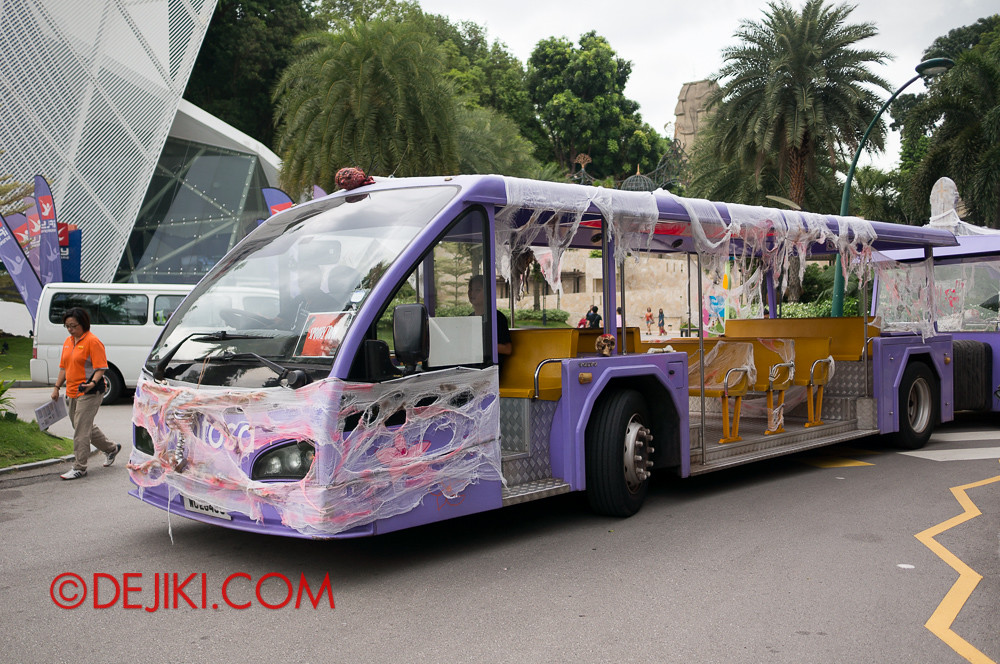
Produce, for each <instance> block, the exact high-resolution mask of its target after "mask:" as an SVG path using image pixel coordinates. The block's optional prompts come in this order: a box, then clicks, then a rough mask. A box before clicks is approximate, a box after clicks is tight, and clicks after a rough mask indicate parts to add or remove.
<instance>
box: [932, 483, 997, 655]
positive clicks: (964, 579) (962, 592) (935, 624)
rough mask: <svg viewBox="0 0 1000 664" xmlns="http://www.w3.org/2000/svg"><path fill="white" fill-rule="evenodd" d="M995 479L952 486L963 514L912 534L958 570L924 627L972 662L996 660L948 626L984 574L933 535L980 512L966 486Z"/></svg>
mask: <svg viewBox="0 0 1000 664" xmlns="http://www.w3.org/2000/svg"><path fill="white" fill-rule="evenodd" d="M998 481H1000V475H998V476H997V477H993V478H990V479H988V480H982V481H979V482H973V483H972V484H964V485H962V486H957V487H952V488H951V492H952V494H953V495H954V496H955V499H956V500H957V501H958V503H959V504H960V505H961V506H962V507H963V509H964V510H965V511H964V512H963V513H962V514H959V515H957V516H954V517H952V518H950V519H948V520H947V521H943V522H941V523H939V524H938V525H936V526H933V527H931V528H928V529H927V530H925V531H923V532H920V533H917V534H916V535H915V537H916V538H917V539H918V540H920V541H921V542H922V543H923V544H924V546H926V547H927V548H928V549H930V550H931V551H933V552H934V553H935V554H936V555H937V557H938V558H940V559H941V560H943V561H945V562H946V563H948V565H950V566H951V568H952V569H953V570H955V571H956V572H958V581H956V582H955V585H953V586H952V587H951V590H949V591H948V594H946V595H945V596H944V599H942V600H941V603H940V604H938V607H937V609H935V610H934V613H933V614H931V617H930V618H929V619H928V620H927V622H926V623H924V627H926V628H927V629H929V630H930V631H931V632H932V633H933V634H934V635H935V636H937V637H938V638H939V639H941V640H942V641H944V642H945V643H946V644H947V645H948V646H949V647H951V649H952V650H954V651H955V652H957V653H958V654H959V655H961V656H962V657H964V658H965V659H966V660H968V661H969V662H972V663H973V664H996V662H995V661H994V660H992V659H990V658H989V657H987V656H986V655H984V654H983V653H982V652H980V651H979V650H977V649H976V648H975V647H974V646H973V645H972V644H971V643H969V642H968V641H966V640H965V639H963V638H962V637H960V636H959V635H958V634H956V633H955V632H954V631H953V630H952V629H951V625H952V623H954V622H955V619H956V618H958V613H959V611H961V610H962V607H963V606H965V603H966V602H967V601H968V599H969V597H971V596H972V591H973V590H975V589H976V586H977V585H979V582H980V581H982V579H983V577H982V576H980V575H979V574H978V573H976V571H975V570H973V569H972V568H971V567H969V566H968V565H966V564H965V563H963V562H962V561H961V560H959V559H958V557H957V556H956V555H955V554H953V553H952V552H951V551H949V550H948V549H946V548H945V547H944V546H942V545H941V544H939V543H938V542H937V540H935V539H934V537H935V536H937V535H940V534H941V533H943V532H944V531H946V530H949V529H950V528H954V527H955V526H957V525H959V524H962V523H965V522H966V521H969V520H971V519H974V518H976V517H977V516H979V515H980V514H982V512H980V511H979V508H978V507H976V504H975V503H973V502H972V499H971V498H969V496H968V494H966V493H965V492H966V491H967V490H968V489H975V488H977V487H981V486H985V485H987V484H992V483H993V482H998Z"/></svg>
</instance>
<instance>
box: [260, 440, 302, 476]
mask: <svg viewBox="0 0 1000 664" xmlns="http://www.w3.org/2000/svg"><path fill="white" fill-rule="evenodd" d="M315 456H316V448H314V447H313V445H312V443H309V442H306V441H299V442H297V443H287V444H285V445H280V446H278V447H274V448H272V449H270V450H268V451H266V452H264V453H263V454H261V455H260V456H259V457H257V459H256V460H255V461H254V463H253V470H252V471H251V472H250V478H251V479H254V480H301V479H302V478H303V477H305V476H306V473H308V472H309V468H310V466H312V462H313V457H315Z"/></svg>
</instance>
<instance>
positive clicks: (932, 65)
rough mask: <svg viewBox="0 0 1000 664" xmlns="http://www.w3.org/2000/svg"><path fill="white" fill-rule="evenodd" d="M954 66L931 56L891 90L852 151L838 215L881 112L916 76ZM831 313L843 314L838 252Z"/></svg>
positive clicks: (843, 213)
mask: <svg viewBox="0 0 1000 664" xmlns="http://www.w3.org/2000/svg"><path fill="white" fill-rule="evenodd" d="M954 66H955V62H954V61H953V60H949V59H948V58H931V59H930V60H924V61H923V62H921V63H920V64H919V65H917V66H916V67H915V69H916V72H917V75H916V76H914V77H913V78H911V79H910V80H908V81H907V82H906V83H903V85H902V86H901V87H900V88H899V89H898V90H896V91H895V92H893V93H892V96H891V97H889V98H888V99H887V100H886V102H885V103H884V104H882V108H880V109H878V113H876V114H875V117H874V118H872V121H871V124H869V125H868V129H866V130H865V133H864V135H863V136H862V137H861V142H860V143H858V149H857V151H856V152H855V153H854V160H853V161H851V167H850V168H848V169H847V178H846V179H845V181H844V194H843V196H841V198H840V215H841V216H842V217H846V216H847V209H848V206H849V204H850V202H851V181H852V180H853V179H854V169H855V168H857V165H858V159H859V158H860V157H861V151H862V150H863V149H864V147H865V143H867V142H868V135H869V134H871V133H872V129H874V128H875V125H876V124H877V123H878V120H879V118H880V117H882V113H884V112H885V109H887V108H889V104H891V103H892V102H893V101H894V100H895V99H896V97H898V96H899V94H900V93H901V92H902V91H903V90H905V89H906V88H907V87H908V86H909V85H910V84H911V83H913V82H914V81H916V80H917V79H918V78H923V77H925V76H927V77H930V76H937V75H938V74H943V73H944V72H946V71H948V70H949V69H951V68H952V67H954ZM831 315H832V316H843V315H844V271H843V269H842V268H841V265H840V254H837V260H836V262H835V264H834V273H833V311H832V312H831Z"/></svg>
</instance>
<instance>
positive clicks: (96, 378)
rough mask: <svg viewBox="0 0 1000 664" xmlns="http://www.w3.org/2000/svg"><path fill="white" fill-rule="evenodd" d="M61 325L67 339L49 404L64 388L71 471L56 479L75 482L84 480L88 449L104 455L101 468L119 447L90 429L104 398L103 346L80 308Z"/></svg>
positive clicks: (104, 367) (104, 361) (110, 459)
mask: <svg viewBox="0 0 1000 664" xmlns="http://www.w3.org/2000/svg"><path fill="white" fill-rule="evenodd" d="M63 325H65V326H66V330H67V331H68V332H69V337H67V338H66V341H65V342H63V349H62V356H61V357H60V358H59V375H58V376H57V377H56V385H55V387H53V388H52V400H53V401H55V400H56V399H58V398H59V388H61V387H62V386H63V384H64V383H65V385H66V396H67V397H68V398H69V421H70V423H71V424H72V425H73V454H74V456H75V457H76V458H75V460H74V462H73V468H72V469H70V470H68V471H66V472H65V473H63V474H62V475H60V476H59V477H61V478H62V479H64V480H78V479H80V478H81V477H86V476H87V459H88V458H89V457H90V446H91V444H93V445H94V447H96V448H97V449H98V450H100V451H101V452H104V467H105V468H107V467H108V466H110V465H111V464H113V463H114V462H115V457H116V456H118V453H119V452H121V450H122V446H121V445H118V444H115V443H112V442H111V441H110V440H108V438H107V436H105V435H104V433H103V432H102V431H101V430H100V429H98V428H97V426H95V425H94V417H96V416H97V410H98V408H100V407H101V400H102V399H103V398H104V389H103V387H104V372H106V371H107V370H108V358H107V355H106V354H105V352H104V344H103V343H101V340H100V339H98V338H97V336H96V335H94V334H92V333H91V331H90V314H88V313H87V312H86V310H84V309H81V308H80V307H73V308H72V309H69V310H68V311H67V312H66V313H65V314H64V315H63Z"/></svg>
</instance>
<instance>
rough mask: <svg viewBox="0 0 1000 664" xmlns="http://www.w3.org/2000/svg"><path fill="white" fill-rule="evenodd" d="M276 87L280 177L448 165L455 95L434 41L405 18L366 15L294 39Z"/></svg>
mask: <svg viewBox="0 0 1000 664" xmlns="http://www.w3.org/2000/svg"><path fill="white" fill-rule="evenodd" d="M299 45H300V47H301V48H302V54H301V55H300V56H299V57H298V58H297V59H296V60H295V61H294V62H293V63H292V64H291V65H290V66H289V68H288V69H287V70H285V72H284V74H282V76H281V80H280V81H279V83H278V87H277V89H276V90H275V94H274V99H275V102H276V105H277V115H276V120H277V123H278V153H279V154H280V156H281V157H282V159H283V161H284V165H283V168H282V174H281V180H282V184H283V186H285V187H287V188H288V190H289V191H293V192H298V191H302V190H303V189H304V188H305V187H307V186H308V185H311V184H313V183H316V184H319V185H320V186H322V187H324V188H325V189H327V190H331V189H333V188H334V182H333V178H334V175H335V174H336V172H337V170H338V169H340V168H342V167H344V166H359V167H361V168H364V169H365V170H366V171H368V170H370V171H371V172H373V173H375V174H382V175H388V174H391V173H396V174H397V175H401V176H406V175H429V174H433V173H454V172H455V171H456V169H457V167H458V151H457V146H456V141H455V130H454V125H455V113H456V108H457V103H456V101H455V96H454V92H453V90H452V86H451V85H450V84H449V83H448V82H447V81H446V80H445V78H444V76H443V72H444V64H443V54H442V51H441V48H440V47H439V46H438V44H437V43H436V42H435V40H434V39H433V37H431V36H430V35H428V34H427V33H426V32H424V31H422V30H420V29H419V27H417V26H415V25H414V24H412V23H401V22H398V21H392V20H375V21H371V22H367V23H354V24H352V25H349V26H344V27H342V28H341V29H339V30H337V31H335V32H326V33H314V34H312V35H309V36H306V37H302V38H300V40H299Z"/></svg>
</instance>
